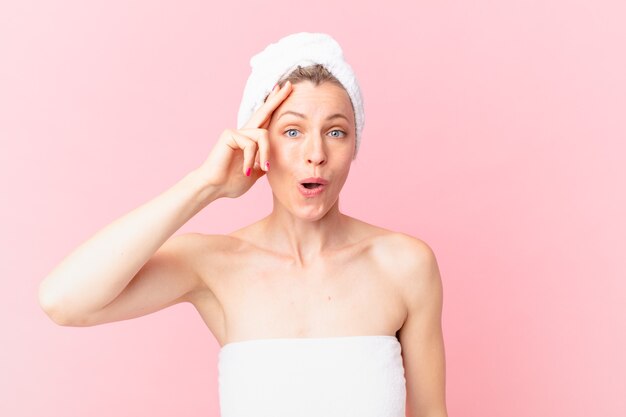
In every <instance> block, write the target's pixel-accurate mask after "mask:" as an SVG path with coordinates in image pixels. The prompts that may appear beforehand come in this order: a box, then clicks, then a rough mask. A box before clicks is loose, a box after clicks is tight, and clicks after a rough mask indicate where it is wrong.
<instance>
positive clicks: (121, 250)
mask: <svg viewBox="0 0 626 417" xmlns="http://www.w3.org/2000/svg"><path fill="white" fill-rule="evenodd" d="M251 63H252V66H253V72H252V74H251V76H250V78H249V80H248V84H247V85H246V90H245V92H244V98H243V100H242V104H241V107H240V111H239V122H238V124H239V126H238V128H237V129H233V128H229V129H225V130H224V131H223V133H222V134H221V136H220V137H219V139H218V140H217V142H216V143H215V145H214V147H213V149H212V150H211V152H210V154H209V156H208V158H207V159H206V161H205V162H204V163H203V164H202V165H201V166H199V167H197V168H195V169H193V170H191V171H190V172H189V173H188V175H186V176H185V177H184V178H182V179H181V180H180V181H179V182H178V183H176V184H175V185H174V186H173V187H171V188H170V189H168V190H166V191H164V192H163V193H162V194H160V195H158V196H157V197H156V198H154V199H152V200H150V201H148V202H147V203H145V204H143V205H141V206H139V207H138V208H136V209H134V210H132V211H131V212H129V213H128V214H126V215H124V216H122V217H121V218H119V219H117V220H116V221H114V222H113V223H111V224H109V225H108V226H106V227H104V228H103V229H102V230H100V231H99V232H98V233H96V234H95V235H94V236H93V237H91V238H90V239H89V240H87V241H86V242H84V243H83V244H82V245H80V246H79V247H78V248H76V249H75V250H74V251H73V252H72V253H71V254H69V255H68V256H67V257H66V258H65V259H64V260H63V261H62V262H61V263H60V264H59V265H58V266H57V267H56V268H55V269H54V270H53V271H52V272H51V273H50V274H49V275H48V276H47V277H46V278H45V280H44V281H43V282H42V283H41V285H40V303H41V306H42V308H43V309H44V310H45V312H46V313H47V314H48V315H49V316H50V317H51V319H52V320H54V322H56V323H57V324H59V325H63V326H95V325H98V324H102V323H107V322H112V321H117V320H127V319H131V318H135V317H139V316H143V315H146V314H150V313H152V312H155V311H158V310H161V309H164V308H166V307H169V306H171V305H174V304H177V303H181V302H188V303H191V304H193V305H194V306H195V308H196V309H197V311H198V313H199V314H200V315H201V317H202V319H203V320H204V322H205V323H206V325H207V327H208V329H209V331H210V332H211V333H212V334H213V335H214V336H215V337H216V339H217V340H218V342H219V344H220V346H221V349H220V352H219V364H218V365H219V366H218V369H219V390H220V392H219V394H220V407H221V412H222V414H221V415H222V417H255V416H270V415H271V416H273V417H282V416H289V417H297V416H318V417H319V416H325V417H335V416H337V417H339V416H341V417H349V416H355V417H369V416H371V417H374V416H375V417H404V416H405V415H406V411H409V412H410V415H411V416H413V417H445V416H447V411H446V404H445V359H444V342H443V336H442V330H441V311H442V300H443V294H442V283H441V277H440V273H439V269H438V266H437V262H436V259H435V255H434V254H433V251H432V250H431V249H430V247H429V246H428V245H427V244H426V243H425V242H423V241H422V240H420V239H418V238H415V237H412V236H409V235H407V234H404V233H401V232H395V231H390V230H386V229H384V228H381V227H377V226H374V225H371V224H368V223H365V222H363V221H361V220H358V219H356V218H353V217H350V216H348V215H346V214H344V213H342V212H341V211H340V210H339V194H340V192H341V189H342V187H343V185H344V183H345V181H346V179H347V177H348V173H349V171H350V166H351V163H352V161H353V160H354V159H355V157H356V154H357V151H358V148H359V144H360V138H361V130H362V128H363V115H364V114H363V106H362V99H361V97H360V92H359V88H358V84H357V83H356V78H355V77H354V75H353V74H352V73H351V68H350V67H349V65H347V63H346V62H345V61H343V55H342V54H341V49H340V48H339V45H338V44H337V43H336V41H335V40H334V39H333V38H332V37H330V36H329V35H327V34H321V33H307V32H302V33H298V34H292V35H289V36H287V37H285V38H283V39H281V40H280V41H279V42H277V43H274V44H271V45H269V46H268V47H267V48H266V49H265V50H264V51H263V52H261V53H259V54H257V55H256V56H255V57H253V59H252V60H251ZM285 68H288V71H287V72H285ZM268 83H270V85H267V84H268ZM273 85H274V88H272V86H273ZM267 91H270V92H269V94H266V92H267ZM262 176H267V181H268V182H269V185H270V187H271V189H272V194H273V211H272V212H271V213H270V214H269V215H268V216H266V217H264V218H262V219H260V220H258V221H256V222H255V223H253V224H250V225H248V226H245V227H243V228H241V229H239V230H236V231H233V232H232V233H229V234H226V235H217V234H214V235H207V234H201V233H188V234H182V235H178V236H173V234H174V233H175V232H176V231H177V230H178V229H179V228H180V227H181V226H182V225H183V224H185V223H186V222H187V221H188V220H189V219H190V218H192V217H193V216H194V215H196V214H197V213H198V212H200V211H201V210H202V209H203V208H205V207H206V206H207V205H209V204H211V203H212V202H213V201H215V200H217V199H219V198H226V197H228V198H236V197H239V196H241V195H242V194H244V193H245V192H246V191H248V190H249V189H250V187H252V185H253V184H254V183H255V182H256V181H257V180H258V179H259V178H261V177H262ZM407 408H408V410H407Z"/></svg>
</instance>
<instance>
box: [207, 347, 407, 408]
mask: <svg viewBox="0 0 626 417" xmlns="http://www.w3.org/2000/svg"><path fill="white" fill-rule="evenodd" d="M218 372H219V378H218V379H219V399H220V410H221V417H322V416H323V417H405V416H406V415H405V404H406V380H405V377H404V366H403V362H402V356H401V345H400V342H399V341H398V339H397V338H396V337H395V336H389V335H380V336H344V337H326V338H279V339H255V340H248V341H241V342H232V343H227V344H226V345H224V346H223V347H222V348H221V349H220V352H219V360H218Z"/></svg>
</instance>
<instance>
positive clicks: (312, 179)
mask: <svg viewBox="0 0 626 417" xmlns="http://www.w3.org/2000/svg"><path fill="white" fill-rule="evenodd" d="M299 182H300V184H307V187H308V186H309V185H311V184H321V185H327V184H328V181H326V180H325V179H324V178H321V177H309V178H305V179H303V180H300V181H299Z"/></svg>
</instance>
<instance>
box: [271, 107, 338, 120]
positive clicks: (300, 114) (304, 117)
mask: <svg viewBox="0 0 626 417" xmlns="http://www.w3.org/2000/svg"><path fill="white" fill-rule="evenodd" d="M286 114H293V115H294V116H298V117H300V118H302V119H306V118H307V117H306V116H305V115H304V114H302V113H298V112H295V111H292V110H287V111H285V112H283V113H282V114H281V115H280V116H278V117H277V118H276V120H278V119H280V118H281V117H283V116H284V115H286ZM338 117H341V118H343V119H346V121H348V122H349V120H348V118H347V117H346V116H344V115H343V114H341V113H335V114H331V115H330V116H328V117H327V118H326V120H331V119H336V118H338Z"/></svg>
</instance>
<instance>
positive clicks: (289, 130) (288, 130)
mask: <svg viewBox="0 0 626 417" xmlns="http://www.w3.org/2000/svg"><path fill="white" fill-rule="evenodd" d="M297 130H298V129H287V130H285V133H288V132H291V131H297ZM287 136H289V137H290V138H295V136H290V135H287Z"/></svg>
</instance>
